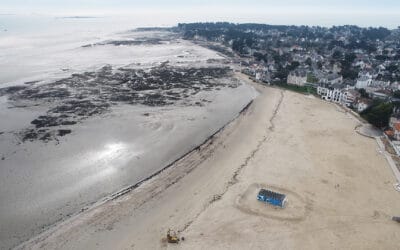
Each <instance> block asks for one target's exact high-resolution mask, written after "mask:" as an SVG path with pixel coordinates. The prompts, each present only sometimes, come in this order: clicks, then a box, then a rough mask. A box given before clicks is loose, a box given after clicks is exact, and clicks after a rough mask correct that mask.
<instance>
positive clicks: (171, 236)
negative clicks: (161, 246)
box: [167, 229, 179, 244]
mask: <svg viewBox="0 0 400 250" xmlns="http://www.w3.org/2000/svg"><path fill="white" fill-rule="evenodd" d="M167 241H168V243H175V244H178V243H179V238H178V236H177V235H176V232H175V231H173V230H171V229H168V232H167Z"/></svg>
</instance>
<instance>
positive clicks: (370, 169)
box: [18, 78, 400, 249]
mask: <svg viewBox="0 0 400 250" xmlns="http://www.w3.org/2000/svg"><path fill="white" fill-rule="evenodd" d="M243 80H246V82H250V83H251V84H252V85H253V86H255V87H256V89H257V90H259V91H260V95H259V96H258V97H257V98H256V99H255V100H254V101H253V103H252V104H251V105H249V107H248V108H247V109H246V110H244V111H243V112H242V114H241V115H240V116H239V117H238V118H236V119H235V120H233V121H232V122H231V123H230V124H228V125H226V126H225V128H224V129H222V130H221V131H220V132H219V133H217V134H216V135H214V136H213V137H212V138H211V139H210V140H209V141H207V142H206V143H205V144H204V145H202V146H201V147H199V149H198V150H194V151H192V152H191V153H190V154H188V155H187V156H186V157H183V158H182V159H181V160H179V161H177V162H176V163H175V165H174V166H173V167H169V168H167V169H165V170H164V171H163V172H161V173H159V174H158V175H156V176H155V177H154V178H152V179H150V180H148V181H146V182H144V183H143V184H142V185H140V186H139V187H138V188H136V189H134V190H131V191H130V192H127V193H124V195H121V196H118V197H116V198H115V199H113V200H110V201H108V202H107V203H105V204H103V205H102V206H99V207H97V208H95V209H92V210H89V211H85V212H84V213H83V214H81V216H77V217H76V218H74V219H72V220H70V221H68V222H65V223H64V224H63V225H60V226H59V228H57V229H54V230H53V231H52V232H46V233H44V234H42V235H41V236H40V237H37V238H36V239H31V240H30V241H29V242H26V243H25V244H24V245H23V246H20V247H19V248H18V249H41V248H44V249H82V248H85V249H89V248H96V249H170V247H173V248H174V249H175V248H177V249H207V248H209V249H227V248H229V249H249V248H256V249H259V248H265V246H267V248H269V249H277V248H282V247H283V248H286V249H295V248H298V247H299V246H300V247H302V248H307V249H335V248H337V247H339V248H345V247H346V246H347V247H351V248H353V249H365V248H366V247H371V248H377V247H378V246H380V247H382V246H383V247H384V248H385V249H396V242H395V240H394V239H395V238H396V237H398V236H399V237H400V234H399V233H398V230H396V228H397V226H398V225H397V224H396V223H393V222H392V221H391V216H393V215H395V213H396V211H398V209H400V202H399V201H398V200H397V199H394V197H396V196H397V197H398V195H399V194H398V192H396V191H395V190H394V189H393V187H392V183H391V182H392V181H393V179H394V178H393V175H392V173H391V172H390V169H389V168H387V167H382V166H383V165H384V164H387V162H386V159H385V158H384V157H383V155H381V154H380V153H379V152H377V150H376V142H375V140H371V139H370V138H366V137H363V136H360V135H359V134H357V133H356V132H355V131H354V127H355V124H356V122H355V121H354V119H353V118H351V117H349V116H348V115H346V114H344V113H342V112H340V111H338V110H337V109H336V108H335V107H334V106H332V105H330V104H329V103H324V102H322V101H321V100H318V99H311V98H307V97H306V96H304V95H301V94H297V93H292V92H288V91H282V90H277V89H273V88H268V87H267V86H262V85H258V84H256V83H252V82H251V81H249V80H248V79H244V78H243ZM288 155H290V157H287V156H288ZM260 187H264V188H266V187H267V188H271V189H272V190H277V191H280V192H282V193H285V194H287V195H288V197H289V201H290V202H289V203H288V205H287V207H286V208H285V209H284V210H280V209H278V210H277V209H274V208H271V207H269V206H265V205H263V204H260V203H259V202H257V201H256V199H255V198H254V197H255V194H256V192H257V190H258V189H257V188H260ZM377 224H379V226H380V231H379V232H377V231H376V230H375V229H376V225H377ZM169 228H171V229H174V230H176V231H177V232H178V233H179V236H184V237H185V241H183V242H181V243H180V244H178V245H177V246H170V245H168V243H167V242H166V240H165V238H164V237H165V234H166V232H167V230H168V229H169ZM350 235H351V236H350ZM278 236H279V237H278ZM377 239H380V240H382V241H377ZM267 242H268V245H266V243H267Z"/></svg>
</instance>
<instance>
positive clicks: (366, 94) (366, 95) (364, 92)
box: [358, 89, 369, 98]
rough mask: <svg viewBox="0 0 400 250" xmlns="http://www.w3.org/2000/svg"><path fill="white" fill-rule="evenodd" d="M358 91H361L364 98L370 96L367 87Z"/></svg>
mask: <svg viewBox="0 0 400 250" xmlns="http://www.w3.org/2000/svg"><path fill="white" fill-rule="evenodd" d="M358 93H360V95H361V97H363V98H369V95H368V93H367V91H366V90H365V89H359V90H358Z"/></svg>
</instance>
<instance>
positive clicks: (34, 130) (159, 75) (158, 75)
mask: <svg viewBox="0 0 400 250" xmlns="http://www.w3.org/2000/svg"><path fill="white" fill-rule="evenodd" d="M231 74H232V72H231V70H230V69H229V68H225V67H202V68H195V67H172V66H168V65H167V64H166V63H165V64H162V65H161V66H159V67H154V68H150V69H132V68H119V69H113V68H112V67H111V66H104V67H103V68H101V69H100V70H98V71H94V72H85V73H81V74H73V75H71V76H70V77H68V78H64V79H61V80H58V81H55V82H53V83H49V84H43V85H40V84H37V85H25V86H18V87H9V88H2V89H0V96H1V95H8V96H9V99H10V100H12V101H15V102H17V101H21V100H22V101H30V102H32V103H35V105H38V104H46V106H49V109H48V111H47V112H46V114H45V115H41V116H39V117H37V118H36V119H34V120H33V121H32V122H31V124H32V127H30V128H28V129H26V130H25V131H22V132H21V131H20V132H18V134H19V135H20V136H21V139H22V141H27V140H28V141H33V140H38V139H39V140H42V141H49V140H53V139H57V138H58V137H59V136H64V135H66V134H69V133H71V132H72V131H71V130H70V129H68V128H66V127H67V126H71V125H74V124H76V123H78V122H80V121H82V120H84V119H86V118H88V117H91V116H94V115H99V114H103V113H105V112H107V111H108V110H109V109H110V107H111V106H112V105H117V104H132V105H135V104H142V105H147V106H165V105H171V104H175V103H177V102H178V101H179V100H182V99H184V98H188V97H190V96H193V95H195V94H196V93H198V92H199V91H209V90H213V89H216V90H218V89H220V88H221V87H223V86H227V87H237V83H236V82H230V81H222V80H221V78H226V77H229V76H230V75H231ZM218 79H219V80H218ZM224 82H225V83H224ZM226 82H228V83H229V84H228V83H226ZM193 105H199V106H201V105H203V104H202V103H201V102H194V103H193Z"/></svg>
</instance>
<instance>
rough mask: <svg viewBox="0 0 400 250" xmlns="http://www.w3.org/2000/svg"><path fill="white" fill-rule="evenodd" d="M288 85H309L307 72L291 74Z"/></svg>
mask: <svg viewBox="0 0 400 250" xmlns="http://www.w3.org/2000/svg"><path fill="white" fill-rule="evenodd" d="M287 83H288V84H293V85H298V86H304V85H305V84H306V83H307V72H306V71H305V70H295V71H292V72H290V74H289V75H288V77H287Z"/></svg>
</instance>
